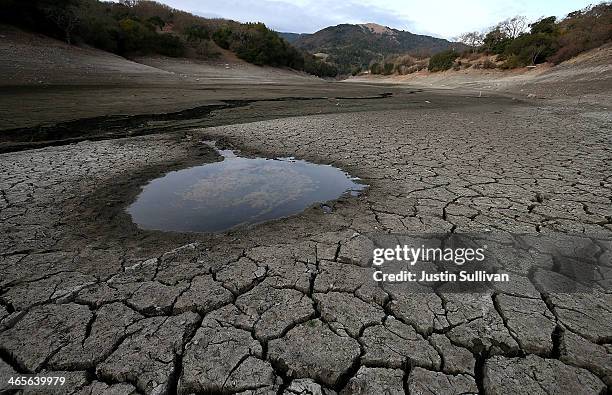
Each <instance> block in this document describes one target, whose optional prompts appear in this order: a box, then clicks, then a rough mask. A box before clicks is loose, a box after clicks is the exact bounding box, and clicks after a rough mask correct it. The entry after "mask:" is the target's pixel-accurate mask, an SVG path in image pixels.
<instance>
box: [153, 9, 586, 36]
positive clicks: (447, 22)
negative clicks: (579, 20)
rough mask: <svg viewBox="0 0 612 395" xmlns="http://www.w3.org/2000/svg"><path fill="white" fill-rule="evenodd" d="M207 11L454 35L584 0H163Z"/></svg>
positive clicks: (288, 24) (286, 25)
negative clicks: (379, 26)
mask: <svg viewBox="0 0 612 395" xmlns="http://www.w3.org/2000/svg"><path fill="white" fill-rule="evenodd" d="M159 1H161V2H162V3H165V4H168V5H170V6H172V7H174V8H178V9H182V10H186V11H190V12H192V13H195V14H198V15H202V16H206V17H221V18H228V19H234V20H237V21H241V22H264V23H265V24H266V25H268V27H270V28H272V29H274V30H277V31H281V32H294V33H312V32H315V31H317V30H320V29H322V28H324V27H327V26H331V25H338V24H340V23H365V22H375V23H379V24H381V25H385V26H389V27H392V28H396V29H400V30H408V31H411V32H413V33H419V34H429V35H434V36H438V37H444V38H453V37H456V36H458V35H459V34H460V33H463V32H466V31H474V30H483V29H486V28H487V27H489V26H493V25H495V24H496V23H497V22H499V21H501V20H503V19H506V18H508V17H511V16H514V15H524V16H526V17H528V18H529V19H530V20H536V19H537V18H539V17H542V16H550V15H556V16H565V15H566V14H567V13H568V12H571V11H575V10H577V9H581V8H584V7H586V6H587V5H589V4H591V3H593V0H591V1H585V0H362V1H354V0H344V1H343V0H320V1H315V0H257V1H250V0H220V1H219V0H204V1H202V0H159Z"/></svg>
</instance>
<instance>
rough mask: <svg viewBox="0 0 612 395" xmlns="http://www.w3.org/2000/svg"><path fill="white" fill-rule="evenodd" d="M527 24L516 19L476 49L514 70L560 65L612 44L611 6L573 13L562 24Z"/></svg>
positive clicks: (550, 19) (503, 24) (550, 20)
mask: <svg viewBox="0 0 612 395" xmlns="http://www.w3.org/2000/svg"><path fill="white" fill-rule="evenodd" d="M524 21H525V18H522V17H515V18H512V19H508V20H506V21H504V22H501V23H500V24H498V25H497V26H495V27H494V28H493V29H491V30H490V31H489V32H487V33H486V34H485V35H484V37H483V38H482V43H481V45H479V46H478V48H476V49H477V50H478V52H480V53H484V54H495V55H498V60H502V61H504V63H503V64H502V68H515V67H524V66H529V65H535V64H538V63H543V62H546V61H548V62H552V63H555V64H556V63H560V62H562V61H564V60H567V59H569V58H571V57H573V56H576V55H578V54H579V53H581V52H584V51H588V50H590V49H593V48H596V47H598V46H600V45H602V44H605V43H606V42H610V41H611V40H612V3H610V2H604V3H601V4H598V5H596V6H591V7H587V8H585V9H583V10H579V11H575V12H572V13H570V14H569V15H568V16H567V17H566V18H564V19H562V20H560V21H558V20H557V19H556V17H554V16H551V17H548V18H542V19H540V20H538V21H536V22H534V23H532V24H530V25H527V24H526V23H524ZM527 28H528V29H527Z"/></svg>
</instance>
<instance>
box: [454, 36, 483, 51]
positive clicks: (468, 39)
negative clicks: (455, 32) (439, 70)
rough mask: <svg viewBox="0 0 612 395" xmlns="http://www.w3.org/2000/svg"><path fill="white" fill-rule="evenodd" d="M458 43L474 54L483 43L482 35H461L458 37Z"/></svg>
mask: <svg viewBox="0 0 612 395" xmlns="http://www.w3.org/2000/svg"><path fill="white" fill-rule="evenodd" d="M458 41H459V42H461V43H463V44H465V45H467V46H468V47H470V48H471V49H472V52H476V51H477V50H478V47H480V46H482V44H483V42H484V35H483V34H482V33H479V32H468V33H463V34H462V35H460V36H459V37H458Z"/></svg>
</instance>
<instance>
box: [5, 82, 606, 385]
mask: <svg viewBox="0 0 612 395" xmlns="http://www.w3.org/2000/svg"><path fill="white" fill-rule="evenodd" d="M413 96H414V95H413ZM417 96H418V95H417ZM406 97H407V96H399V98H398V97H396V98H395V99H394V98H389V99H384V100H395V102H394V103H395V105H396V106H401V104H402V103H401V102H402V100H405V98H406ZM411 100H415V99H411ZM447 101H449V102H451V104H448V105H443V104H444V103H446V102H447ZM463 102H469V103H463ZM296 105H298V106H299V105H301V104H300V103H299V102H298V103H297V104H296ZM213 115H214V114H213ZM211 140H214V141H217V142H218V144H220V145H223V146H226V147H229V148H233V149H238V150H240V151H241V152H243V153H245V154H249V155H258V156H265V157H287V156H293V157H296V158H299V159H304V160H309V161H312V162H315V163H325V164H333V165H335V166H337V167H340V168H342V169H343V170H346V171H348V172H349V173H350V174H351V175H353V176H357V177H360V178H362V179H363V180H364V181H365V182H366V183H367V184H369V185H370V187H369V189H368V190H367V191H366V193H365V194H363V195H361V196H359V197H343V198H341V199H339V200H337V201H335V202H329V203H328V205H329V206H330V207H331V208H332V210H331V212H328V211H329V210H322V209H321V208H320V207H312V208H310V209H308V210H306V211H305V212H304V213H302V214H300V215H297V216H294V217H290V218H285V219H281V220H277V221H274V222H269V223H266V224H260V225H257V226H255V227H251V228H239V229H236V230H233V231H231V232H227V233H224V234H218V235H204V234H165V233H163V232H154V231H143V230H139V229H137V228H136V227H135V226H134V225H133V224H132V223H131V220H130V218H129V216H128V215H127V214H126V212H125V208H126V207H127V205H129V203H131V201H132V200H133V199H134V197H135V196H136V195H137V194H138V192H139V190H140V187H142V185H144V184H146V182H147V181H149V180H151V179H153V178H156V177H158V176H160V175H162V174H164V173H165V172H167V171H170V170H176V169H181V168H185V167H189V166H192V165H196V164H202V163H207V162H212V161H215V160H221V158H220V157H219V156H218V155H217V154H216V153H215V152H214V151H213V150H212V149H211V148H210V147H209V146H208V145H206V144H203V143H201V142H202V141H211ZM610 147H612V133H611V129H610V118H609V112H605V111H603V112H602V111H600V110H599V111H598V110H593V109H590V110H585V109H583V108H577V107H572V106H570V105H568V106H564V107H559V106H555V107H552V106H551V107H548V106H546V105H542V104H539V105H535V104H529V103H522V102H518V101H512V100H510V99H507V98H487V99H486V100H477V99H475V98H473V97H472V98H469V97H459V98H455V99H453V100H450V99H449V95H448V94H440V95H439V96H436V95H434V94H432V95H430V97H428V104H424V101H423V103H422V104H421V105H418V106H412V107H410V108H408V107H406V108H397V109H394V110H392V111H381V110H376V111H374V110H372V111H365V110H363V111H358V112H352V113H341V114H322V115H314V116H304V117H293V118H284V119H276V120H267V121H260V122H253V123H249V124H234V125H226V126H218V127H197V125H196V127H194V126H193V125H192V126H190V128H189V129H188V130H187V131H181V132H180V133H170V134H155V135H147V136H140V137H131V138H123V139H110V140H104V141H84V142H79V143H77V144H72V145H62V146H59V147H47V148H41V149H36V150H26V151H21V152H11V153H4V154H1V155H0V159H1V162H2V167H1V169H0V219H1V224H0V238H1V242H2V245H3V248H2V255H1V256H0V266H1V270H0V372H1V373H2V374H1V375H2V376H3V377H4V376H7V375H10V374H15V373H39V372H40V373H43V372H44V373H49V374H53V375H62V376H65V377H66V378H67V384H68V385H67V386H66V389H64V390H62V391H64V392H68V393H74V394H111V393H112V394H131V393H146V394H166V393H179V394H191V393H223V394H234V393H242V394H336V393H339V394H353V393H357V394H361V393H388V394H404V393H410V394H441V393H442V394H466V393H481V394H482V393H486V394H501V393H516V394H522V393H534V394H557V393H568V394H601V393H606V392H608V393H609V391H610V388H612V307H611V306H612V293H611V292H610V288H609V287H607V288H606V287H605V286H600V287H595V288H594V289H592V290H589V291H588V292H581V293H547V292H542V291H541V290H540V289H538V287H537V284H534V282H533V279H532V278H530V277H528V276H527V275H526V273H523V272H521V269H520V268H518V269H517V273H518V274H517V277H516V280H515V281H513V283H512V284H510V285H509V286H507V287H506V288H504V289H499V290H495V291H494V292H493V291H492V292H490V293H473V294H465V293H464V294H454V293H444V292H435V293H419V294H414V293H405V292H400V291H398V290H397V289H395V288H394V287H393V286H386V285H385V286H379V285H377V284H376V283H374V282H373V281H372V280H371V277H370V268H369V267H368V266H366V265H364V264H363V261H362V260H361V253H362V251H363V248H364V246H365V245H366V238H365V236H364V235H366V234H368V233H371V232H380V233H432V232H441V233H446V232H455V233H460V232H495V233H496V234H499V235H507V234H511V233H534V234H535V233H542V234H545V233H554V232H561V233H567V234H575V233H580V234H586V235H591V236H597V237H603V238H609V237H610V236H612V204H611V203H612V201H611V196H612V193H611V192H612V191H611V189H612V171H611V170H612V168H611V166H610V164H611V160H612V153H611V152H610ZM600 260H601V262H600V263H601V267H602V268H603V269H604V270H607V271H608V272H607V273H603V274H602V276H603V277H604V278H605V279H608V278H609V276H610V272H611V271H612V265H610V256H609V252H608V255H605V254H604V255H602V256H600ZM517 265H518V264H517ZM1 385H2V384H0V390H1V389H2V387H1ZM27 392H28V393H30V392H35V391H27Z"/></svg>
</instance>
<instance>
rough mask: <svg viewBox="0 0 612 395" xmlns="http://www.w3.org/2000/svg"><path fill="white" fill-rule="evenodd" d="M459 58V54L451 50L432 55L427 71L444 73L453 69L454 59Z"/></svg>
mask: <svg viewBox="0 0 612 395" xmlns="http://www.w3.org/2000/svg"><path fill="white" fill-rule="evenodd" d="M458 57H459V54H458V53H457V52H455V51H453V50H450V51H444V52H440V53H437V54H435V55H433V56H432V57H431V58H429V66H428V69H429V71H444V70H448V69H450V68H451V67H453V63H454V62H455V59H457V58H458Z"/></svg>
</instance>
